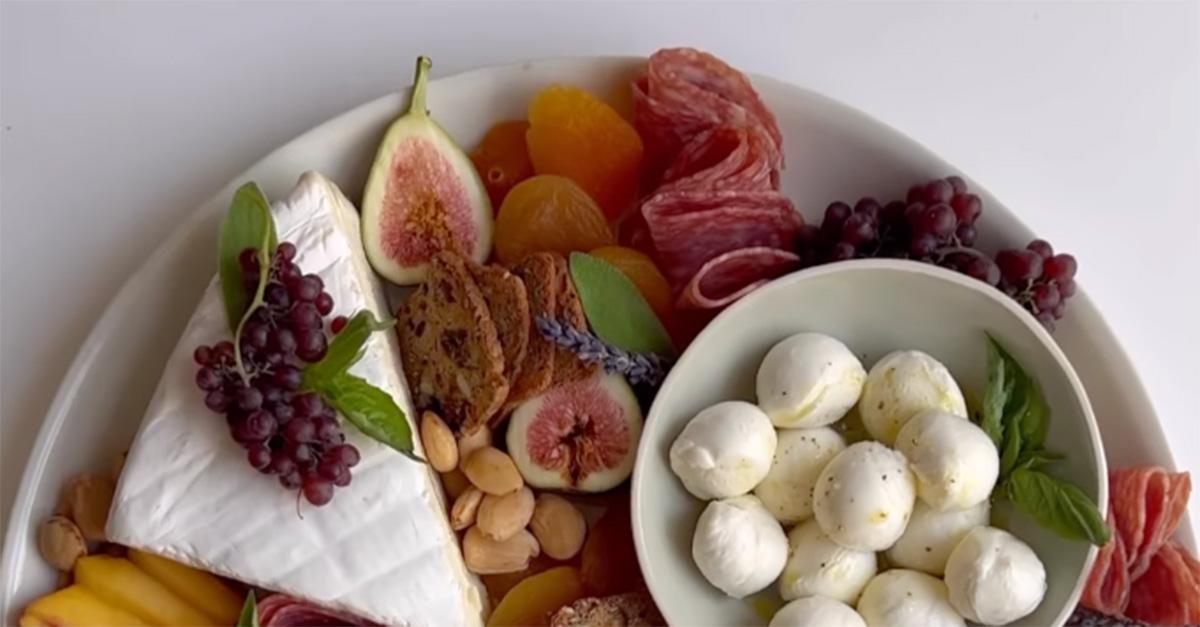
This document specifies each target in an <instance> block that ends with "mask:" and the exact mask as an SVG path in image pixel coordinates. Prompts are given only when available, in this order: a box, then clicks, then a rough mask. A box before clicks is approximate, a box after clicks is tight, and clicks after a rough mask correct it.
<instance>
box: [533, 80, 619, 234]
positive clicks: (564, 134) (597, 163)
mask: <svg viewBox="0 0 1200 627" xmlns="http://www.w3.org/2000/svg"><path fill="white" fill-rule="evenodd" d="M525 139H526V143H527V144H528V146H529V158H530V159H531V160H532V161H533V170H534V171H535V172H537V173H538V174H560V175H562V176H565V177H567V178H570V179H571V180H573V181H575V182H576V183H578V184H579V186H580V187H582V188H583V189H585V190H587V192H588V193H589V194H591V196H592V198H595V199H596V202H597V203H599V204H600V206H601V207H602V208H603V209H604V214H605V215H606V216H608V218H609V219H610V220H616V219H617V218H618V217H620V216H621V215H622V214H624V213H625V212H626V211H627V210H628V209H629V208H630V206H631V205H632V204H633V201H634V199H635V197H636V196H637V187H638V168H639V167H640V166H641V163H642V139H641V137H639V136H638V133H637V131H636V130H634V128H633V125H632V124H630V123H629V122H627V121H626V120H625V118H622V117H621V114H619V113H617V112H616V110H614V109H613V108H612V107H610V106H608V104H607V103H605V102H604V101H603V100H600V99H599V98H597V97H595V96H593V95H592V94H590V93H588V92H587V91H586V90H584V89H580V88H578V87H570V86H566V85H551V86H549V87H546V88H545V89H542V90H541V91H540V92H538V94H537V95H536V96H534V98H533V102H531V103H530V104H529V131H528V132H527V133H526V134H525Z"/></svg>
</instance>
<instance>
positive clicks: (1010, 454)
mask: <svg viewBox="0 0 1200 627" xmlns="http://www.w3.org/2000/svg"><path fill="white" fill-rule="evenodd" d="M1020 456H1021V430H1020V429H1016V428H1008V429H1005V430H1004V448H1003V449H1002V451H1001V453H1000V476H1001V477H1007V476H1008V473H1010V472H1012V469H1013V468H1016V467H1017V460H1018V459H1020Z"/></svg>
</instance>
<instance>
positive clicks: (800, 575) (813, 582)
mask: <svg viewBox="0 0 1200 627" xmlns="http://www.w3.org/2000/svg"><path fill="white" fill-rule="evenodd" d="M876 569H877V564H876V561H875V553H874V552H872V551H859V550H855V549H847V548H846V547H844V546H841V545H840V544H838V543H836V542H834V541H833V540H830V539H829V536H827V535H825V533H824V532H822V531H821V528H820V526H819V525H817V521H815V520H810V521H808V522H806V523H804V524H802V525H798V526H797V527H795V528H794V529H792V530H791V531H790V532H789V533H788V561H787V565H785V566H784V567H783V576H781V577H780V578H779V596H781V597H783V599H784V600H785V601H787V600H791V599H799V598H801V597H806V596H810V595H821V596H826V597H829V598H831V599H835V600H837V601H842V602H844V603H854V601H855V600H857V599H858V595H859V594H860V593H861V592H862V589H863V587H865V586H866V585H867V582H868V581H870V580H871V578H872V577H874V576H875V572H876Z"/></svg>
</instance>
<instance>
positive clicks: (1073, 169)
mask: <svg viewBox="0 0 1200 627" xmlns="http://www.w3.org/2000/svg"><path fill="white" fill-rule="evenodd" d="M669 45H693V46H697V47H702V48H706V49H709V50H710V51H712V52H714V53H716V54H718V55H719V56H721V57H723V58H725V59H726V60H728V61H730V62H731V63H733V64H734V65H736V66H738V67H740V68H743V69H745V70H749V71H754V72H760V73H764V74H770V75H774V76H777V77H779V78H782V79H784V80H788V81H791V82H794V83H798V84H800V85H804V86H806V87H809V88H812V89H815V90H818V91H821V92H824V93H825V94H828V95H830V96H832V97H834V98H837V99H840V100H842V101H844V102H846V103H849V104H850V105H852V106H855V107H858V108H860V109H862V110H864V111H866V112H867V113H869V114H871V115H874V116H875V117H878V118H880V119H882V120H883V121H885V122H887V123H889V124H891V125H893V126H895V127H897V128H899V129H900V130H902V131H903V132H905V133H907V134H909V135H910V136H912V137H915V138H916V139H918V140H919V141H921V142H923V143H925V144H926V145H928V146H930V147H931V148H932V149H933V150H935V151H936V152H938V153H940V154H942V155H943V156H944V157H946V158H947V160H949V161H950V162H952V163H955V164H957V165H958V166H959V167H960V168H961V169H962V171H964V172H966V173H968V174H970V175H971V176H972V177H974V178H975V179H977V180H980V181H983V182H985V184H986V185H988V187H989V188H990V189H991V191H993V192H994V193H995V194H996V195H997V196H998V197H1000V198H1003V199H1004V200H1005V201H1006V203H1007V204H1008V205H1009V206H1010V207H1012V208H1013V209H1014V210H1015V211H1017V212H1018V213H1019V214H1020V215H1021V217H1022V218H1023V219H1024V220H1025V221H1026V222H1027V223H1028V224H1029V225H1030V226H1032V227H1033V229H1034V230H1035V231H1037V232H1039V233H1040V234H1042V235H1043V236H1044V237H1045V238H1047V239H1049V240H1050V241H1051V242H1052V243H1054V244H1055V246H1056V247H1057V248H1058V249H1060V250H1065V251H1069V252H1073V253H1074V254H1075V255H1076V256H1077V257H1078V258H1079V259H1080V260H1081V264H1080V265H1081V270H1080V277H1081V281H1082V282H1083V283H1084V284H1085V285H1086V287H1087V289H1088V290H1089V292H1090V293H1091V295H1092V296H1093V297H1094V298H1095V300H1096V301H1097V304H1098V305H1099V307H1100V308H1101V310H1102V311H1103V312H1104V313H1105V315H1106V316H1107V318H1108V321H1109V323H1110V324H1111V325H1112V326H1113V328H1114V330H1115V332H1116V334H1117V335H1118V336H1119V337H1120V338H1121V339H1122V341H1123V342H1124V344H1125V347H1126V349H1127V350H1128V351H1129V353H1130V355H1131V357H1132V359H1133V362H1134V364H1135V365H1136V367H1137V368H1138V371H1139V372H1140V374H1141V377H1142V379H1143V380H1144V382H1145V384H1146V386H1147V389H1148V391H1149V394H1150V397H1151V398H1152V399H1153V401H1154V404H1155V406H1156V408H1157V410H1158V412H1159V415H1160V417H1161V419H1162V421H1163V423H1164V426H1165V429H1166V431H1167V434H1168V437H1169V439H1170V440H1171V445H1172V448H1173V450H1174V454H1175V457H1176V461H1177V463H1178V464H1179V465H1180V466H1182V467H1183V468H1185V469H1189V470H1192V471H1200V438H1198V437H1197V436H1200V427H1198V426H1197V424H1198V423H1200V411H1198V410H1197V405H1198V404H1200V396H1198V393H1200V360H1198V359H1197V356H1198V355H1200V4H1197V3H1196V2H1176V3H1153V2H1145V3H1132V2H1131V3H1084V2H1074V3H1066V4H1047V3H1032V4H1008V3H1005V4H1001V3H966V4H949V3H930V4H911V3H903V4H900V3H884V4H863V3H853V4H841V5H833V4H815V5H814V4H804V5H801V4H783V3H779V4H760V5H754V4H746V3H738V4H733V3H729V4H722V3H704V4H695V3H683V2H671V3H663V4H654V5H644V4H638V5H635V4H618V3H605V4H583V3H573V2H559V3H553V4H550V3H546V4H533V3H503V2H492V3H488V4H483V5H477V4H468V3H461V2H448V3H447V2H443V3H438V4H365V3H354V4H346V3H341V4H336V5H335V4H332V3H330V4H318V3H301V4H288V3H283V2H269V3H268V2H260V3H250V4H218V3H181V2H164V3H156V4H152V3H149V2H144V3H130V4H120V3H105V2H90V3H82V4H68V3H56V2H46V3H28V4H25V3H17V2H10V1H4V2H3V3H2V4H0V118H2V125H3V131H2V135H0V167H2V172H0V288H2V292H0V356H2V362H0V372H2V378H0V384H2V389H0V422H2V427H3V431H2V434H0V437H2V444H3V448H2V450H0V462H2V464H0V473H2V474H3V476H2V478H0V479H2V481H0V489H2V498H0V516H2V518H3V520H5V521H7V517H8V511H9V508H10V506H11V504H12V499H13V497H14V495H15V491H16V487H17V485H18V483H19V480H20V474H21V470H22V468H23V466H24V464H25V460H26V457H27V454H28V450H29V448H30V446H31V445H32V442H33V439H34V437H35V435H36V432H37V429H38V426H39V425H40V422H41V419H42V416H43V415H44V414H45V412H46V410H47V408H48V406H49V403H50V400H51V398H52V397H53V394H54V392H55V390H56V388H57V385H58V382H59V380H60V379H61V378H62V376H63V374H64V373H65V372H66V369H67V367H68V366H69V364H70V362H71V360H72V359H73V357H74V353H75V351H76V349H77V348H78V346H79V345H80V343H81V342H82V341H83V339H84V337H85V336H86V334H87V333H88V331H89V329H90V327H91V325H92V321H93V320H94V319H96V318H97V317H98V316H99V315H100V313H101V312H102V310H103V308H104V306H105V305H106V304H107V302H108V301H109V299H110V298H111V297H112V295H113V294H114V293H115V291H116V290H117V289H118V288H119V287H120V285H121V284H122V283H123V282H124V280H125V277H126V276H128V275H129V274H130V273H131V272H132V271H133V270H134V269H135V268H136V267H137V266H138V265H139V264H140V263H141V260H142V259H143V258H144V257H145V256H146V255H147V254H148V253H149V252H150V251H151V250H153V249H154V248H155V247H156V246H157V245H158V243H159V242H160V241H161V240H162V239H163V238H164V237H165V236H166V234H167V233H169V232H170V230H171V229H172V228H173V226H174V225H175V224H177V223H178V222H179V221H180V220H181V219H182V218H183V216H185V215H187V213H188V212H189V211H190V210H191V209H192V208H193V207H195V206H198V205H199V204H200V203H201V202H202V201H203V200H205V199H206V198H207V197H208V196H209V195H210V194H211V193H213V192H214V191H215V190H216V189H218V188H219V187H220V186H222V185H223V184H225V183H226V182H227V181H228V179H230V178H231V177H233V176H234V175H236V174H237V173H238V172H240V171H242V170H243V169H245V168H246V167H247V166H249V165H250V164H251V163H253V162H254V161H256V160H257V159H258V158H259V157H261V156H263V155H265V154H266V153H267V152H268V151H270V150H271V149H273V148H275V147H276V146H278V145H280V144H281V143H283V142H285V141H286V140H288V139H289V138H291V137H293V136H295V135H297V134H299V133H301V132H303V131H304V130H306V129H308V128H309V127H311V126H313V125H315V124H317V123H319V122H321V121H323V120H325V119H326V118H329V117H331V116H333V115H335V114H337V113H340V112H342V111H344V110H346V109H348V108H351V107H353V106H355V105H357V104H359V103H362V102H364V101H366V100H369V99H371V98H374V97H376V96H378V95H381V94H383V93H386V92H389V91H395V90H397V89H399V88H401V87H403V86H404V85H405V84H406V83H407V82H408V80H409V78H410V72H411V61H412V58H413V57H414V56H416V55H417V54H427V55H430V56H432V57H433V59H434V60H435V68H434V73H435V76H440V75H445V74H449V73H452V72H455V71H458V70H462V69H466V68H470V67H475V66H479V65H488V64H495V63H505V62H510V61H514V60H520V59H528V58H536V57H545V56H562V55H592V54H647V53H649V52H651V51H653V50H654V49H655V48H658V47H662V46H669ZM480 111H481V115H487V103H480ZM985 210H986V208H985ZM146 376H147V377H153V378H155V379H157V377H158V374H157V373H156V372H149V371H148V372H147V373H146ZM113 393H114V394H119V393H120V391H119V390H114V391H113ZM1129 419H1130V420H1152V419H1153V418H1152V417H1150V416H1130V417H1129ZM1197 479H1200V477H1197ZM1191 513H1192V516H1193V520H1200V497H1196V498H1193V499H1192V504H1191Z"/></svg>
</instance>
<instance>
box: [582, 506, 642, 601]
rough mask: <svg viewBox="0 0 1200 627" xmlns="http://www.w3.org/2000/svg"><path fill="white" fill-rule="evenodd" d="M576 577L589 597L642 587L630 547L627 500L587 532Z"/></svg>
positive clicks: (612, 509) (631, 541)
mask: <svg viewBox="0 0 1200 627" xmlns="http://www.w3.org/2000/svg"><path fill="white" fill-rule="evenodd" d="M579 574H580V576H582V577H583V587H584V588H585V589H586V590H587V592H588V594H589V595H592V596H598V597H603V596H609V595H612V594H620V593H622V592H632V591H634V590H638V589H640V588H642V587H644V586H645V583H644V581H643V579H642V570H641V567H639V566H638V559H637V550H636V549H635V548H634V546H633V526H632V524H631V522H630V514H629V503H628V499H625V500H624V502H617V503H615V504H614V505H613V507H611V508H609V509H608V510H607V511H605V512H604V514H602V515H601V516H600V518H598V519H597V520H596V524H595V525H593V526H592V528H591V529H590V530H588V538H587V541H586V542H585V543H584V545H583V553H582V556H581V557H580V562H579Z"/></svg>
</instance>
